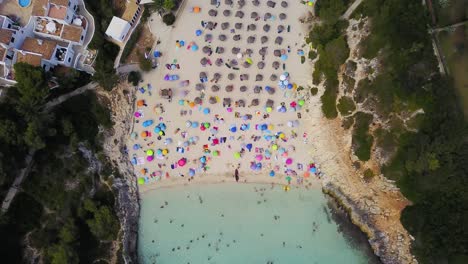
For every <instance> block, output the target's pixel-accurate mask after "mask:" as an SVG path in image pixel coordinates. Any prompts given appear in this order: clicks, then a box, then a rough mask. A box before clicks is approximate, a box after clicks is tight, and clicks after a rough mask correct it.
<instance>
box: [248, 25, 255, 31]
mask: <svg viewBox="0 0 468 264" xmlns="http://www.w3.org/2000/svg"><path fill="white" fill-rule="evenodd" d="M255 29H257V26H256V25H255V24H250V25H248V26H247V30H255Z"/></svg>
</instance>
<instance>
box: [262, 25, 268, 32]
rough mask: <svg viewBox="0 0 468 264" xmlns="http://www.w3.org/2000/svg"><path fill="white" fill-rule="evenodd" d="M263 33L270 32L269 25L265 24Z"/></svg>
mask: <svg viewBox="0 0 468 264" xmlns="http://www.w3.org/2000/svg"><path fill="white" fill-rule="evenodd" d="M263 31H265V32H268V31H270V25H268V24H265V25H264V26H263Z"/></svg>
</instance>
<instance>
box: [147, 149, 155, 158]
mask: <svg viewBox="0 0 468 264" xmlns="http://www.w3.org/2000/svg"><path fill="white" fill-rule="evenodd" d="M153 155H154V151H153V150H152V149H148V150H147V151H146V156H153Z"/></svg>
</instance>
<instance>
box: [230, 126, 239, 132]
mask: <svg viewBox="0 0 468 264" xmlns="http://www.w3.org/2000/svg"><path fill="white" fill-rule="evenodd" d="M229 131H231V132H232V133H234V132H236V131H237V127H236V126H232V127H231V128H230V129H229Z"/></svg>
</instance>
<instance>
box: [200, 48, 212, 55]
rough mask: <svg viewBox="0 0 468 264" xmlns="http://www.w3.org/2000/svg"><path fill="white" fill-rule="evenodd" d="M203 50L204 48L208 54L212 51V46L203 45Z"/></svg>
mask: <svg viewBox="0 0 468 264" xmlns="http://www.w3.org/2000/svg"><path fill="white" fill-rule="evenodd" d="M202 50H203V53H206V54H208V53H210V52H211V48H210V47H208V46H205V47H203V49H202Z"/></svg>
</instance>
